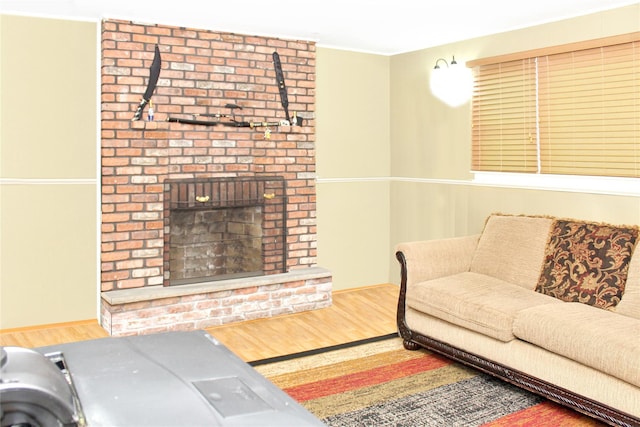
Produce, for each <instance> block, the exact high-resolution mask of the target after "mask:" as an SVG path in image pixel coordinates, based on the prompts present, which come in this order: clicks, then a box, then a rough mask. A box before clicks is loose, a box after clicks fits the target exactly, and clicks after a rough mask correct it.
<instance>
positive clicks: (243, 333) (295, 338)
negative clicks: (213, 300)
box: [0, 284, 399, 361]
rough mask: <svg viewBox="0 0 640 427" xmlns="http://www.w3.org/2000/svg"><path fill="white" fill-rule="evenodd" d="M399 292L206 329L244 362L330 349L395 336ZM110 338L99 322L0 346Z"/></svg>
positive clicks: (350, 297)
mask: <svg viewBox="0 0 640 427" xmlns="http://www.w3.org/2000/svg"><path fill="white" fill-rule="evenodd" d="M398 292H399V287H398V286H397V285H393V284H382V285H374V286H368V287H362V288H353V289H346V290H341V291H336V292H334V293H333V303H332V305H331V307H328V308H324V309H320V310H314V311H307V312H303V313H296V314H290V315H284V316H278V317H272V318H269V319H257V320H251V321H246V322H239V323H233V324H229V325H222V326H216V327H212V328H208V329H207V332H209V333H210V334H211V335H212V336H214V337H215V338H216V339H217V340H218V341H220V342H222V343H223V344H224V345H225V346H227V347H228V348H229V349H231V351H233V352H234V353H236V354H237V355H238V356H239V357H240V358H241V359H243V360H245V361H251V360H258V359H265V358H269V357H276V356H282V355H285V354H291V353H297V352H301V351H307V350H313V349H315V348H320V347H328V346H332V345H337V344H343V343H346V342H351V341H356V340H360V339H365V338H370V337H374V336H379V335H385V334H389V333H393V332H395V331H396V330H397V328H396V323H395V315H396V304H397V301H398ZM106 336H108V334H107V332H106V331H105V330H104V329H103V328H102V327H101V326H100V325H99V324H98V322H97V321H96V320H92V321H81V322H71V323H65V324H57V325H45V326H42V327H33V328H32V327H30V328H17V329H11V330H0V345H3V346H20V347H29V348H33V347H42V346H48V345H55V344H62V343H67V342H76V341H83V340H89V339H94V338H102V337H106Z"/></svg>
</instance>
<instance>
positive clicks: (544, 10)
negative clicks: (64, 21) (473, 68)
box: [0, 0, 640, 55]
mask: <svg viewBox="0 0 640 427" xmlns="http://www.w3.org/2000/svg"><path fill="white" fill-rule="evenodd" d="M639 3H640V0H536V1H522V0H482V1H480V0H440V1H434V0H422V1H420V0H342V1H339V0H297V1H293V0H225V1H222V0H208V1H203V0H177V1H176V0H0V11H2V12H3V13H11V14H27V15H33V16H53V17H59V18H66V17H72V18H77V19H92V20H95V19H100V18H115V19H127V20H133V21H138V22H144V23H155V24H168V25H176V26H183V27H191V28H198V29H210V30H215V31H224V32H234V33H238V34H249V35H262V36H274V37H281V38H287V39H298V40H311V41H315V42H317V43H318V45H319V46H323V47H333V48H339V49H346V50H355V51H361V52H369V53H376V54H383V55H393V54H397V53H402V52H409V51H414V50H418V49H423V48H428V47H433V46H439V45H442V44H446V43H451V42H455V41H460V40H465V39H469V38H474V37H479V36H484V35H487V34H495V33H500V32H504V31H509V30H514V29H518V28H524V27H529V26H532V25H537V24H542V23H546V22H552V21H558V20H562V19H565V18H570V17H574V16H579V15H586V14H589V13H593V12H598V11H602V10H607V9H613V8H617V7H620V6H625V5H629V4H639ZM638 20H639V21H640V16H638Z"/></svg>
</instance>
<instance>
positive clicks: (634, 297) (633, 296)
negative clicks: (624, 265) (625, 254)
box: [615, 243, 640, 319]
mask: <svg viewBox="0 0 640 427" xmlns="http://www.w3.org/2000/svg"><path fill="white" fill-rule="evenodd" d="M615 312H616V313H620V314H624V315H625V316H630V317H635V318H636V319H640V243H636V249H635V250H634V251H633V256H632V257H631V261H630V262H629V273H627V283H626V285H625V287H624V295H623V298H622V301H620V303H619V304H618V305H617V306H616V308H615Z"/></svg>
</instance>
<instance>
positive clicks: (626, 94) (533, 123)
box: [468, 33, 640, 177]
mask: <svg viewBox="0 0 640 427" xmlns="http://www.w3.org/2000/svg"><path fill="white" fill-rule="evenodd" d="M468 65H469V66H471V67H472V68H473V72H474V94H473V104H472V105H473V107H472V116H473V118H472V168H473V170H474V171H493V172H525V173H536V174H555V175H585V176H611V177H640V33H633V34H628V35H624V36H618V37H613V38H607V39H601V40H594V41H589V42H584V43H578V44H572V45H567V46H559V47H555V48H550V49H544V50H537V51H532V52H524V53H521V54H516V55H509V56H504V57H499V58H488V59H483V60H477V61H472V62H469V63H468Z"/></svg>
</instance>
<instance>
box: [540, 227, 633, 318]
mask: <svg viewBox="0 0 640 427" xmlns="http://www.w3.org/2000/svg"><path fill="white" fill-rule="evenodd" d="M637 240H638V228H636V227H622V226H614V225H609V224H599V223H594V222H587V221H574V220H560V219H559V220H556V221H554V223H553V226H552V227H551V233H550V236H549V243H548V244H547V246H546V249H545V261H544V267H543V269H542V272H541V274H540V279H539V281H538V285H537V286H536V291H537V292H541V293H543V294H545V295H549V296H552V297H555V298H558V299H560V300H562V301H567V302H581V303H584V304H588V305H592V306H595V307H599V308H603V309H608V310H611V309H613V308H614V307H615V306H616V305H618V303H619V302H620V300H621V298H622V295H623V294H624V292H625V284H626V282H627V272H628V271H629V261H630V260H631V255H632V253H633V251H634V248H635V246H636V241H637Z"/></svg>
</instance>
